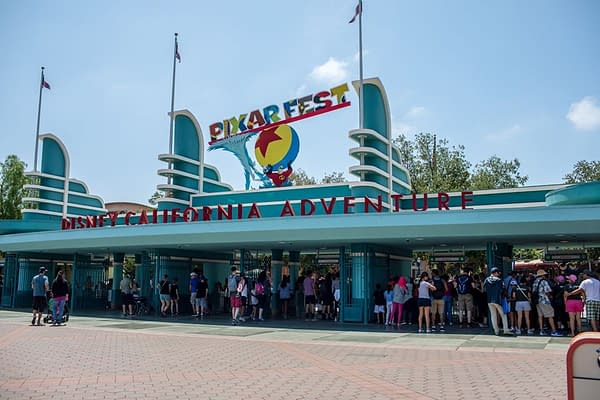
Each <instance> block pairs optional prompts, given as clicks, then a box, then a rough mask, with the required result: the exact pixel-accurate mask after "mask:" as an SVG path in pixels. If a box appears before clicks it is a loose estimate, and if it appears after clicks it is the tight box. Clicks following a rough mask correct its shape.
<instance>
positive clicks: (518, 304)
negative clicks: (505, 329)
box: [512, 277, 534, 335]
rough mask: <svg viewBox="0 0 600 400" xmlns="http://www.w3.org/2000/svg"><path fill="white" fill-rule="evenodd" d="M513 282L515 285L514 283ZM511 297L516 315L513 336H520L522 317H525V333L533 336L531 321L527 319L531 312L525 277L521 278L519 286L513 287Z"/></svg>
mask: <svg viewBox="0 0 600 400" xmlns="http://www.w3.org/2000/svg"><path fill="white" fill-rule="evenodd" d="M514 282H515V283H516V281H514ZM512 297H513V300H514V303H515V312H516V313H517V325H516V329H515V334H517V335H520V334H521V328H522V326H523V317H525V326H527V331H526V332H527V334H528V335H533V333H534V332H533V329H531V319H530V318H529V313H530V312H531V296H530V295H529V287H528V286H527V280H526V278H525V277H523V278H521V283H520V284H517V285H513V288H512ZM524 332H525V331H524Z"/></svg>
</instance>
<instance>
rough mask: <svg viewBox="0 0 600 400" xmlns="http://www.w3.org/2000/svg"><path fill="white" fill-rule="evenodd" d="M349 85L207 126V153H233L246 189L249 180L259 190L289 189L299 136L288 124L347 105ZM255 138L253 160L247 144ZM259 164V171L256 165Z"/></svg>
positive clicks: (348, 104)
mask: <svg viewBox="0 0 600 400" xmlns="http://www.w3.org/2000/svg"><path fill="white" fill-rule="evenodd" d="M348 90H349V89H348V84H346V83H344V84H342V85H339V86H336V87H334V88H331V89H330V90H324V91H320V92H317V93H315V94H310V95H307V96H304V97H300V98H297V99H292V100H288V101H286V102H284V103H283V104H282V105H281V106H279V105H277V104H273V105H269V106H266V107H263V108H262V109H256V110H253V111H251V112H248V113H245V114H239V115H238V116H234V117H231V118H228V119H224V120H223V121H219V122H215V123H213V124H211V125H210V127H209V130H210V141H209V142H208V150H209V151H212V150H216V149H221V150H225V151H229V152H230V153H232V154H233V155H234V156H235V157H236V158H237V159H238V160H239V161H240V163H241V164H242V167H243V168H244V175H245V178H246V184H245V187H246V190H249V189H250V185H251V183H252V181H257V182H260V187H261V188H267V187H281V186H289V185H291V182H290V181H289V177H290V175H291V174H292V172H293V169H292V163H293V162H294V160H296V157H297V156H298V152H299V150H300V139H299V138H298V133H297V132H296V130H295V129H294V128H292V127H291V126H290V125H289V124H291V123H292V122H295V121H299V120H302V119H305V118H309V117H314V116H317V115H321V114H324V113H327V112H330V111H335V110H338V109H340V108H344V107H348V106H350V102H349V101H348V100H346V93H347V92H348ZM256 135H258V137H257V138H256V142H255V144H254V160H253V159H252V158H251V157H250V153H249V152H248V149H247V146H246V144H247V142H248V141H249V140H250V139H251V138H253V137H255V136H256ZM256 164H258V165H260V167H261V168H260V169H259V168H258V167H257V166H256Z"/></svg>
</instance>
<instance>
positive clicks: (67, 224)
mask: <svg viewBox="0 0 600 400" xmlns="http://www.w3.org/2000/svg"><path fill="white" fill-rule="evenodd" d="M60 229H62V230H65V229H71V222H70V221H69V220H68V219H67V218H63V219H62V222H61V223H60Z"/></svg>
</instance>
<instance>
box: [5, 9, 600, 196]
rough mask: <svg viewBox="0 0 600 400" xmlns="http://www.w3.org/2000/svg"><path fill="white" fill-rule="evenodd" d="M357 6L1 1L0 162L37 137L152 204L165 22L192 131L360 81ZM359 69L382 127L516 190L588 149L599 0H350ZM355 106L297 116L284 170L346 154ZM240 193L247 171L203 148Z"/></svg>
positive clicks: (95, 187) (165, 77) (169, 57)
mask: <svg viewBox="0 0 600 400" xmlns="http://www.w3.org/2000/svg"><path fill="white" fill-rule="evenodd" d="M356 4H357V2H356V0H307V1H301V2H300V1H271V0H264V1H262V0H257V1H252V2H248V1H233V0H220V1H218V2H209V1H151V0H146V1H141V0H140V1H137V0H132V1H126V2H123V1H119V2H117V1H95V0H90V1H85V2H81V1H61V0H57V1H52V2H50V1H28V2H17V1H3V2H0V160H4V159H5V158H6V156H7V155H9V154H16V155H17V156H18V157H19V158H21V159H22V160H23V161H25V162H26V163H27V165H28V170H32V169H33V160H34V148H35V132H36V118H37V106H38V93H39V84H40V67H41V66H45V68H46V70H45V71H46V80H47V81H48V82H49V83H50V85H51V90H49V91H48V90H44V94H43V102H42V114H41V127H40V132H41V133H47V132H49V133H53V134H55V135H56V136H58V137H59V138H60V139H61V140H62V141H63V143H64V144H65V146H66V148H67V150H68V152H69V157H70V160H71V177H72V178H75V179H79V180H82V181H84V182H85V183H86V184H87V185H88V188H89V190H90V193H91V194H95V195H99V196H101V197H102V198H103V199H104V200H105V201H106V202H110V201H135V202H141V203H147V200H148V199H149V198H150V196H151V195H152V194H153V193H154V191H155V190H156V185H157V184H161V183H166V178H162V177H160V176H158V175H157V170H158V169H161V168H165V164H164V163H163V162H161V161H159V160H158V158H157V156H158V154H162V153H168V147H169V117H168V112H169V110H170V102H171V77H172V62H173V33H174V32H178V33H179V52H180V54H181V63H180V64H178V65H177V79H176V94H175V109H176V110H177V109H188V110H189V111H191V112H192V113H193V114H194V115H195V116H196V118H197V120H198V121H199V123H200V126H201V128H202V130H203V135H204V142H205V145H206V143H207V142H208V139H209V134H208V126H209V125H210V124H212V123H213V122H217V121H220V120H223V119H226V118H230V117H232V116H234V115H238V114H241V113H245V112H250V111H252V110H255V109H257V108H262V107H265V106H267V105H271V104H282V103H283V102H284V101H286V100H289V99H293V98H296V97H301V96H303V95H307V94H311V93H316V92H318V91H321V90H327V89H329V88H332V87H334V86H336V85H337V84H339V83H343V82H351V81H352V80H355V79H358V76H359V72H358V71H359V65H358V24H357V23H354V24H349V23H348V21H349V20H350V18H351V17H352V16H353V13H354V9H355V6H356ZM363 10H364V12H363V52H364V76H365V78H369V77H379V78H380V79H381V81H382V82H383V84H384V86H385V88H386V91H387V96H388V99H389V103H390V109H391V113H392V126H393V131H394V135H397V134H400V133H402V134H405V135H406V136H408V137H409V138H412V137H414V135H415V134H416V133H419V132H431V133H435V134H437V136H438V137H440V138H445V139H447V140H448V141H449V143H450V145H464V146H465V153H466V156H467V159H468V160H469V161H470V162H471V163H473V164H476V163H477V162H480V161H483V160H485V159H488V158H489V157H490V156H492V155H497V156H499V157H500V158H502V159H506V160H512V159H514V158H517V159H518V160H519V161H520V162H521V173H522V174H524V175H527V176H528V177H529V180H528V182H527V183H526V185H528V186H529V185H541V184H557V183H562V181H563V177H564V176H565V175H566V174H567V173H569V172H570V171H572V169H573V166H574V164H575V163H576V162H577V161H579V160H587V161H592V160H599V159H600V157H599V155H598V154H599V152H598V149H599V148H600V73H599V71H600V23H598V21H599V16H600V2H598V1H594V0H589V1H584V0H573V1H566V0H530V1H526V2H523V1H519V0H505V1H496V2H481V1H476V0H455V1H452V2H449V1H444V0H425V1H418V2H417V1H404V0H403V1H392V0H388V1H384V0H365V1H364V3H363ZM348 99H349V100H350V101H351V102H352V106H351V107H348V108H344V109H341V110H337V111H334V112H331V113H328V114H324V115H322V116H319V117H315V118H308V119H305V120H303V121H300V122H297V123H295V124H294V128H295V129H296V130H297V131H298V134H299V136H300V154H299V156H298V158H297V159H296V161H295V162H294V168H301V169H303V170H305V171H306V172H307V173H308V174H309V175H311V176H315V177H322V176H323V175H324V174H325V173H331V172H334V171H340V172H344V174H345V176H346V177H347V178H348V179H350V180H353V179H355V178H353V177H352V176H350V175H349V174H348V168H349V167H350V166H352V165H355V162H354V160H353V159H352V158H351V157H350V156H349V155H348V150H349V149H350V148H352V147H355V143H354V142H353V141H351V140H350V139H349V138H348V131H350V130H351V129H355V128H357V127H358V98H357V96H356V93H354V92H352V93H351V94H350V95H349V96H348ZM205 161H206V163H208V164H211V165H214V166H216V167H217V168H218V169H219V171H220V173H221V178H222V180H223V181H224V182H225V183H229V184H230V185H232V186H233V187H234V189H236V190H242V189H243V186H244V174H243V169H242V167H241V166H240V164H239V162H238V161H237V160H236V159H235V158H234V157H233V156H232V155H231V154H229V153H226V152H223V151H212V152H206V153H205Z"/></svg>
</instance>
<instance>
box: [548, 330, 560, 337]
mask: <svg viewBox="0 0 600 400" xmlns="http://www.w3.org/2000/svg"><path fill="white" fill-rule="evenodd" d="M550 336H554V337H559V336H562V333H560V332H557V331H554V332H552V333H551V334H550Z"/></svg>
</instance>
